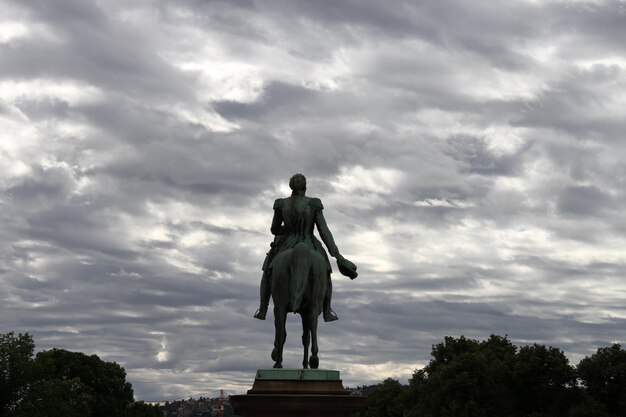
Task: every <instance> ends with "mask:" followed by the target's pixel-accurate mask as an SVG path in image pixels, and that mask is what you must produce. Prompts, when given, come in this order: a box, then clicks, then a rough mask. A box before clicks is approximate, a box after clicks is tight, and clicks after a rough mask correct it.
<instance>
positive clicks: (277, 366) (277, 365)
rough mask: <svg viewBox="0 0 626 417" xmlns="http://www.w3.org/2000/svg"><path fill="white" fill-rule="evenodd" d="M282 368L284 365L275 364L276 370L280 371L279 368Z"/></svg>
mask: <svg viewBox="0 0 626 417" xmlns="http://www.w3.org/2000/svg"><path fill="white" fill-rule="evenodd" d="M282 367H283V365H281V364H280V363H275V364H274V368H277V369H279V368H282Z"/></svg>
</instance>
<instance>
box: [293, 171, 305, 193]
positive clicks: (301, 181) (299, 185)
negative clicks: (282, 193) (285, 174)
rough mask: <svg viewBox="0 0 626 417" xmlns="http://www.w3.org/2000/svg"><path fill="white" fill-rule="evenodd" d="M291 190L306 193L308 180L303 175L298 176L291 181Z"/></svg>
mask: <svg viewBox="0 0 626 417" xmlns="http://www.w3.org/2000/svg"><path fill="white" fill-rule="evenodd" d="M289 188H291V189H292V190H293V191H306V178H305V177H304V175H302V174H296V175H294V176H293V177H291V179H290V180H289Z"/></svg>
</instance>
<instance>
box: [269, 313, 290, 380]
mask: <svg viewBox="0 0 626 417" xmlns="http://www.w3.org/2000/svg"><path fill="white" fill-rule="evenodd" d="M286 321H287V309H286V308H284V307H283V308H280V307H276V306H275V307H274V328H275V333H274V350H272V360H273V361H274V362H276V363H274V368H282V367H283V346H284V345H285V340H286V339H287V331H286V330H285V322H286Z"/></svg>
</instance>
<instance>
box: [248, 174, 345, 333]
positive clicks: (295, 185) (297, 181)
mask: <svg viewBox="0 0 626 417" xmlns="http://www.w3.org/2000/svg"><path fill="white" fill-rule="evenodd" d="M289 187H290V188H291V189H292V194H291V197H287V198H279V199H277V200H276V201H275V202H274V218H273V220H272V227H271V232H272V234H274V235H275V236H276V237H275V238H274V242H272V243H271V249H270V251H269V252H268V254H267V257H266V258H265V262H264V263H263V277H262V278H261V307H260V308H259V309H258V310H257V312H256V313H255V314H254V317H255V318H257V319H260V320H265V315H266V314H267V307H268V303H269V299H270V292H271V284H270V276H271V270H272V262H273V260H274V258H275V256H276V255H277V254H278V253H281V252H282V251H284V250H286V249H292V248H293V247H295V246H296V245H297V244H298V243H300V242H303V243H304V244H306V245H307V246H308V247H309V248H310V249H311V250H313V251H316V252H317V253H319V254H320V255H322V257H323V258H324V259H325V260H326V265H327V268H328V273H327V274H326V276H327V279H328V283H327V291H326V296H325V298H324V321H334V320H337V315H336V314H335V312H334V311H333V309H332V308H331V307H330V301H331V297H332V283H331V279H330V274H331V272H332V268H331V266H330V261H329V260H328V255H327V254H326V251H325V250H324V248H323V246H322V244H321V243H320V241H319V240H318V239H317V238H316V237H315V236H314V235H313V227H314V226H317V230H318V232H319V234H320V237H321V238H322V240H323V241H324V244H325V245H326V247H327V248H328V252H329V253H330V254H331V256H333V257H334V258H336V259H337V261H338V262H339V263H340V265H341V266H342V267H343V268H345V266H344V265H345V264H346V262H347V264H348V265H350V264H351V263H350V262H349V261H347V260H345V259H344V257H343V256H341V254H340V253H339V249H337V245H335V241H334V239H333V235H332V234H331V233H330V230H328V226H327V225H326V220H324V215H323V213H322V209H323V208H324V206H322V202H321V201H320V199H319V198H310V197H306V196H305V195H304V194H305V192H306V178H305V177H304V175H302V174H296V175H294V176H293V177H291V179H290V180H289ZM350 266H354V265H353V264H351V265H350ZM354 269H355V271H354V275H355V276H356V267H354ZM350 272H352V271H350ZM342 273H344V271H342Z"/></svg>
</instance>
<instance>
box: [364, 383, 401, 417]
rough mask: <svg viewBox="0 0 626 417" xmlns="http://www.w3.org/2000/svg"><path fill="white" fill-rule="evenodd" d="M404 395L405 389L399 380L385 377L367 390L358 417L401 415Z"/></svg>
mask: <svg viewBox="0 0 626 417" xmlns="http://www.w3.org/2000/svg"><path fill="white" fill-rule="evenodd" d="M405 396H406V389H405V388H404V387H403V386H402V385H401V384H400V382H398V381H397V380H395V379H391V378H387V379H385V380H384V381H383V382H381V383H380V384H378V385H376V386H375V387H373V388H372V389H371V390H370V391H369V393H368V394H367V402H366V403H365V407H364V408H363V410H361V412H360V413H359V417H380V416H385V417H402V416H403V415H404V403H405Z"/></svg>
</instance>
